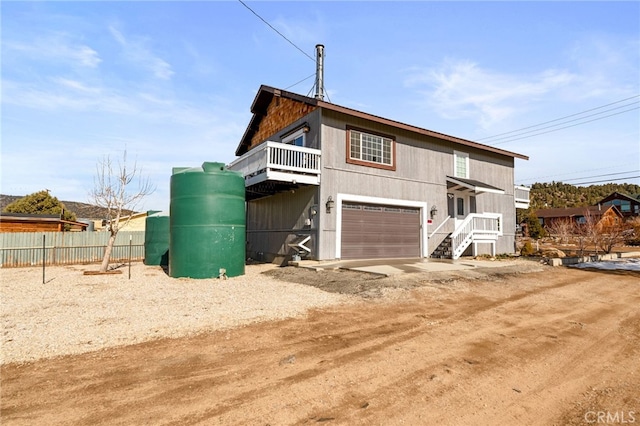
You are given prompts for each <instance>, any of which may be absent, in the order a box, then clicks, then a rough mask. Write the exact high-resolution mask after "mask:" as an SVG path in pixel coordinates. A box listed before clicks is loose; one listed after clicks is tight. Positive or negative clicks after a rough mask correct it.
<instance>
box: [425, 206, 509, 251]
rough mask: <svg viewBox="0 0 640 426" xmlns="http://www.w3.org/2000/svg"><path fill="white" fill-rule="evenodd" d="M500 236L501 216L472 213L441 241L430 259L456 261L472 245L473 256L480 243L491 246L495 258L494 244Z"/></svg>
mask: <svg viewBox="0 0 640 426" xmlns="http://www.w3.org/2000/svg"><path fill="white" fill-rule="evenodd" d="M500 235H502V215H500V214H493V213H483V214H478V213H472V214H469V215H468V216H467V217H466V218H465V219H464V221H462V223H460V224H459V225H458V226H457V227H456V229H455V230H454V231H453V232H452V233H450V234H448V235H447V236H446V237H445V239H444V240H442V242H441V243H440V244H439V245H438V247H436V249H435V250H434V251H433V253H432V254H431V257H432V258H436V259H453V260H456V259H459V258H460V256H462V253H464V252H465V250H466V249H467V248H468V247H469V246H470V245H472V244H473V254H474V256H475V254H476V246H477V244H481V243H482V244H491V253H492V255H493V256H495V254H496V253H495V250H496V242H497V241H498V237H499V236H500Z"/></svg>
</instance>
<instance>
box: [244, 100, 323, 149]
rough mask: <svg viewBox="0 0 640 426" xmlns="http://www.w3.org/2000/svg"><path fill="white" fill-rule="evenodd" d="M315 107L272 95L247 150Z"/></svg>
mask: <svg viewBox="0 0 640 426" xmlns="http://www.w3.org/2000/svg"><path fill="white" fill-rule="evenodd" d="M317 108H318V107H316V106H313V105H309V104H307V103H304V102H299V101H296V100H293V99H287V98H282V97H279V96H274V97H273V99H271V102H270V103H269V105H268V106H267V108H266V111H265V114H264V116H262V118H261V119H260V121H259V122H258V123H257V124H258V128H257V130H256V132H255V133H254V135H253V136H252V137H251V143H250V145H249V150H251V149H253V148H254V147H255V146H257V145H259V144H261V143H262V142H264V141H265V140H266V139H267V138H268V137H270V136H271V135H273V134H275V133H278V132H280V131H282V130H284V129H285V128H286V127H287V126H288V125H290V124H291V123H293V122H295V121H296V120H298V119H300V118H302V117H304V116H305V115H307V114H309V113H311V112H313V111H314V110H316V109H317Z"/></svg>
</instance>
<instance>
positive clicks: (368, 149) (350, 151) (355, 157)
mask: <svg viewBox="0 0 640 426" xmlns="http://www.w3.org/2000/svg"><path fill="white" fill-rule="evenodd" d="M347 134H348V136H347V137H348V143H347V163H353V164H360V165H363V166H371V167H378V168H382V169H387V170H395V167H396V166H395V141H394V139H393V137H391V136H385V135H376V134H372V133H367V132H364V131H361V130H357V129H348V131H347Z"/></svg>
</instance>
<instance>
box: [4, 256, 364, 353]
mask: <svg viewBox="0 0 640 426" xmlns="http://www.w3.org/2000/svg"><path fill="white" fill-rule="evenodd" d="M97 268H98V267H97V265H89V266H87V265H73V266H56V267H48V268H47V269H46V275H45V283H44V284H43V283H42V268H9V269H7V268H2V269H0V297H1V300H2V311H1V323H2V347H1V348H0V355H1V358H0V363H2V364H5V363H11V362H28V361H33V360H37V359H41V358H50V357H55V356H60V355H68V354H78V353H83V352H89V351H95V350H98V349H103V348H106V347H111V346H119V345H130V344H134V343H140V342H144V341H148V340H153V339H159V338H166V337H183V336H187V335H193V334H198V333H202V332H207V331H212V330H222V329H226V328H231V327H236V326H238V325H243V324H249V323H252V322H256V321H263V320H274V319H282V318H288V317H294V316H300V315H304V314H305V313H306V312H307V310H308V309H311V308H318V307H323V306H329V305H335V304H339V303H346V302H349V301H351V300H354V299H352V298H350V297H349V296H345V295H340V294H332V293H327V292H324V291H322V290H319V289H317V288H314V287H310V286H306V285H301V284H295V283H287V282H284V281H279V280H277V279H275V278H272V277H269V276H267V275H265V274H263V272H265V271H268V270H270V269H273V268H276V266H274V265H271V264H268V265H248V266H247V267H246V271H245V272H246V273H245V275H243V276H240V277H233V278H229V279H226V280H220V279H201V280H194V279H185V278H171V277H169V276H167V274H166V273H165V272H164V271H163V270H162V269H161V268H160V267H157V266H146V265H144V264H142V263H137V264H133V265H132V266H131V279H129V278H128V275H129V274H128V268H127V267H123V268H122V272H123V273H122V274H118V275H84V274H83V272H84V271H85V270H86V271H95V270H97Z"/></svg>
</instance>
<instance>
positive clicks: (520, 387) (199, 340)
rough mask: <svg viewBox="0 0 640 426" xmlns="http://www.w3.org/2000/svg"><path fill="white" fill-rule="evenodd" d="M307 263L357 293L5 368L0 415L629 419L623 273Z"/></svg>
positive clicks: (138, 419)
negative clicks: (396, 271)
mask: <svg viewBox="0 0 640 426" xmlns="http://www.w3.org/2000/svg"><path fill="white" fill-rule="evenodd" d="M287 270H290V269H289V268H287ZM272 273H274V274H281V275H282V276H281V277H279V278H281V279H284V278H285V270H276V271H275V272H272ZM320 274H324V275H320ZM320 274H319V273H317V272H313V271H303V270H296V272H295V274H293V275H292V274H290V275H288V279H290V280H294V281H299V282H304V283H307V284H312V285H316V286H320V287H321V286H323V285H324V286H325V287H327V288H325V290H326V291H336V290H335V289H336V288H340V286H339V285H338V284H340V283H339V281H340V280H342V281H343V284H345V283H346V284H347V287H345V288H352V289H355V290H354V291H352V292H351V293H352V294H359V295H361V296H363V297H362V301H361V302H359V303H357V304H348V305H341V306H337V307H332V308H328V309H323V310H317V311H312V312H311V313H310V314H309V315H308V316H307V317H306V318H296V319H289V320H283V321H275V322H263V323H259V324H254V325H250V326H246V327H240V328H235V329H232V330H229V331H223V332H216V333H211V334H203V335H199V336H196V337H191V338H181V339H166V340H158V341H154V342H149V343H144V344H139V345H134V346H127V347H122V348H113V349H107V350H103V351H99V352H93V353H88V354H83V355H76V356H66V357H61V358H55V359H49V360H42V361H37V362H33V363H27V364H7V365H4V366H2V369H1V378H2V389H1V392H2V395H1V396H2V401H1V407H2V424H3V425H36V424H38V425H39V424H47V425H55V424H68V425H96V424H126V425H143V424H149V425H195V424H198V425H208V424H225V425H228V424H237V425H284V424H318V423H321V424H349V425H350V424H367V425H372V424H373V425H388V424H394V425H395V424H411V425H426V424H439V425H502V424H504V425H553V424H557V425H567V424H569V425H583V424H596V423H605V422H604V421H599V420H607V421H608V423H609V424H611V423H640V362H639V361H638V360H639V359H640V277H639V276H638V274H635V275H633V274H631V273H629V274H620V273H618V274H612V273H606V272H597V271H584V270H575V269H567V268H553V269H552V268H545V269H544V270H543V271H541V272H531V273H527V274H509V273H507V274H505V273H502V274H498V273H493V274H492V275H489V274H487V273H484V274H481V275H477V276H448V277H440V279H436V280H434V279H433V277H431V278H429V279H426V278H425V277H424V276H421V275H420V274H409V275H404V276H402V277H397V278H394V281H392V282H387V285H380V284H382V283H384V282H383V281H375V282H374V281H373V279H372V277H371V276H367V275H366V274H358V273H351V272H342V273H338V272H330V271H326V272H323V273H320ZM332 282H333V284H332ZM336 283H337V284H336ZM332 289H333V290H332ZM372 289H373V290H372Z"/></svg>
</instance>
